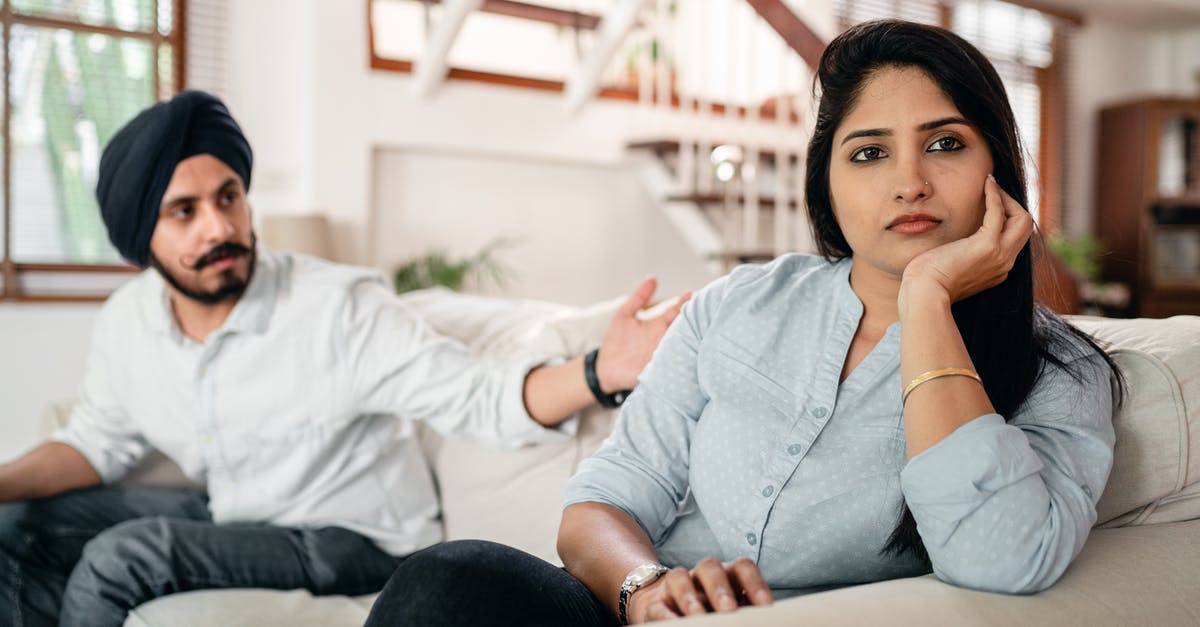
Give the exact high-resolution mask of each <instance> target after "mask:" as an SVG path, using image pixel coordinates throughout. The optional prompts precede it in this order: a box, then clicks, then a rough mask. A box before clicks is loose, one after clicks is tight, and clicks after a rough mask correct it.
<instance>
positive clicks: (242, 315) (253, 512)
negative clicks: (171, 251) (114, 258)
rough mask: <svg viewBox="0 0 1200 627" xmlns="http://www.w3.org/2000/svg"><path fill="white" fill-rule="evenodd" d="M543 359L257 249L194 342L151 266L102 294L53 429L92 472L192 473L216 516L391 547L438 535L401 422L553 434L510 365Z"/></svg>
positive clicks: (403, 548)
mask: <svg viewBox="0 0 1200 627" xmlns="http://www.w3.org/2000/svg"><path fill="white" fill-rule="evenodd" d="M545 361H546V356H545V355H542V356H540V357H539V356H537V355H528V356H527V357H523V358H519V359H516V360H514V361H509V362H504V363H495V362H492V363H489V362H485V361H480V360H478V359H477V358H475V357H473V356H472V355H471V354H469V353H468V352H467V350H466V348H465V347H463V345H462V344H460V343H458V342H456V341H454V340H451V339H448V338H445V337H442V336H439V335H437V334H435V333H434V332H433V331H432V330H430V328H429V327H428V326H427V325H426V324H425V323H424V322H423V321H422V320H421V319H420V318H419V317H418V316H417V315H415V314H413V313H412V312H410V311H408V310H407V309H405V308H404V306H403V305H401V304H400V302H399V301H398V300H397V298H396V296H395V295H394V294H393V293H392V292H391V290H390V289H389V288H388V286H387V284H386V282H385V281H384V280H383V278H382V277H381V276H380V275H379V274H378V273H377V272H375V271H373V270H369V269H364V268H357V267H352V266H343V265H336V264H332V263H328V262H324V261H321V260H318V259H314V258H311V257H305V256H302V255H290V254H278V253H272V252H270V251H268V250H266V249H265V248H263V247H261V246H260V247H259V249H258V260H257V264H256V269H255V273H254V276H253V278H252V279H251V282H250V285H249V286H248V288H247V290H246V293H245V294H244V295H243V296H242V297H241V299H240V300H239V301H238V303H237V305H236V306H235V307H234V309H233V311H232V313H231V314H230V316H229V318H228V319H227V320H226V321H225V324H224V325H223V326H222V327H221V328H220V329H218V330H217V331H215V332H214V333H212V334H211V335H210V336H209V337H208V338H207V339H206V341H205V342H204V343H203V344H200V343H197V342H194V341H192V340H191V339H189V338H188V337H186V336H185V335H183V333H182V332H181V331H180V330H179V327H178V325H177V324H176V322H175V320H174V316H173V315H172V313H171V309H170V304H169V300H168V297H167V290H166V284H165V283H164V281H163V279H162V278H161V277H160V276H159V275H158V273H157V272H155V271H152V270H148V271H146V272H144V273H142V275H141V276H139V277H138V278H136V279H134V280H133V281H131V282H130V283H128V284H127V285H125V286H123V287H122V288H121V289H119V290H118V291H117V292H116V293H114V294H113V295H112V297H111V298H109V300H108V302H107V303H105V305H104V307H103V308H102V309H101V311H100V313H99V316H98V318H97V321H96V326H95V331H94V335H93V339H92V348H91V356H90V358H89V363H88V366H87V372H86V374H85V378H84V383H83V388H82V391H81V394H80V398H79V401H78V402H77V403H76V405H75V407H74V408H73V410H72V413H71V418H70V423H69V424H68V426H67V427H65V428H64V429H62V430H60V431H59V432H57V433H56V434H54V436H53V439H54V440H57V441H60V442H65V443H67V444H70V445H71V446H73V447H75V448H76V449H78V450H79V451H80V452H81V453H82V454H83V455H84V456H85V457H86V458H87V459H88V460H89V461H90V462H91V464H92V465H93V466H94V467H95V469H96V471H97V472H98V473H99V474H100V476H101V477H102V478H103V480H104V482H105V483H112V482H114V481H118V480H120V479H121V478H122V477H123V476H124V475H125V474H126V473H128V472H129V471H130V470H132V469H133V468H134V467H135V466H136V465H137V464H138V463H139V462H140V461H141V459H142V458H143V457H145V455H146V454H147V453H148V452H149V451H150V450H151V449H152V448H155V449H158V450H160V451H162V452H163V453H164V454H165V455H166V456H167V457H169V458H171V459H172V460H174V461H175V462H177V463H178V464H179V466H180V467H181V468H182V469H183V471H184V473H185V474H186V475H187V476H188V477H189V478H191V479H193V480H195V481H200V482H205V483H207V486H208V493H209V499H210V501H209V508H210V509H211V511H212V515H213V519H214V521H215V522H217V523H268V524H274V525H280V526H293V527H307V528H315V527H324V526H339V527H344V528H347V529H350V530H353V531H356V532H358V533H361V534H363V535H365V536H367V537H369V538H371V539H372V540H374V541H375V542H376V543H377V544H378V545H379V546H380V548H382V549H383V550H385V551H388V552H389V553H392V554H394V555H404V554H407V553H411V552H412V551H415V550H418V549H421V548H423V547H426V546H429V545H431V544H433V543H435V542H438V541H439V540H440V539H441V527H440V524H439V522H438V519H437V517H438V503H437V495H436V492H435V488H434V485H433V480H432V477H431V476H430V473H429V469H428V466H427V463H426V460H425V459H424V456H423V454H422V452H421V448H420V446H419V444H418V441H417V437H416V434H415V432H414V424H413V421H414V420H423V421H425V422H426V423H427V424H429V425H430V426H431V427H433V428H434V429H435V430H437V431H439V432H442V433H447V434H455V435H464V436H467V437H471V438H473V439H476V440H482V441H486V442H490V443H492V444H496V445H506V446H513V445H520V444H525V443H532V442H537V441H541V440H544V439H547V438H553V437H561V436H559V435H557V432H556V431H554V430H548V429H545V428H543V427H542V426H541V425H539V424H538V423H536V422H534V421H533V420H532V419H531V418H530V417H529V415H528V413H527V411H526V409H525V404H524V398H523V388H524V381H525V376H526V375H527V373H528V372H529V371H530V370H531V369H533V368H534V367H536V366H537V365H539V364H541V363H543V362H545Z"/></svg>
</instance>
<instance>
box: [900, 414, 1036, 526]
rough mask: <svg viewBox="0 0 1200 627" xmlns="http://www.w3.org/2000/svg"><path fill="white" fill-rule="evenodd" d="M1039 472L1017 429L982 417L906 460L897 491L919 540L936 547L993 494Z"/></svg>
mask: <svg viewBox="0 0 1200 627" xmlns="http://www.w3.org/2000/svg"><path fill="white" fill-rule="evenodd" d="M1042 467H1043V464H1042V460H1041V458H1039V457H1038V456H1037V453H1035V452H1034V451H1033V448H1032V447H1031V446H1030V445H1029V439H1028V438H1027V437H1026V436H1025V434H1024V432H1022V431H1021V429H1020V428H1018V427H1015V426H1013V425H1010V424H1008V423H1006V422H1005V421H1004V418H1003V417H1002V416H1000V414H984V415H982V416H980V417H978V418H976V419H974V420H972V421H970V422H968V423H966V424H964V425H962V426H961V427H959V428H958V429H956V430H954V432H953V433H951V434H950V435H948V436H946V437H945V438H943V439H942V440H941V441H940V442H938V443H937V444H934V445H933V446H931V447H929V448H928V449H926V450H925V451H923V452H922V453H921V454H919V455H917V456H916V457H914V458H912V459H911V460H909V462H908V464H907V465H906V466H905V467H904V469H903V470H901V471H900V489H901V491H902V492H903V493H904V499H905V501H906V502H907V503H908V506H909V508H910V509H911V510H912V512H913V517H914V518H916V519H917V521H918V522H919V523H920V527H921V536H922V538H924V539H925V540H926V542H932V543H936V544H941V543H944V542H945V541H946V540H947V539H949V537H950V535H951V534H952V533H953V532H954V529H955V528H956V527H957V526H958V524H959V522H961V521H962V520H963V519H964V518H966V517H967V516H968V515H970V514H971V513H972V512H974V511H975V510H976V509H978V508H979V506H981V505H983V503H984V502H985V501H987V499H988V498H989V497H990V496H991V495H992V494H993V493H995V492H997V491H999V490H1001V489H1002V488H1005V487H1007V486H1009V485H1012V484H1014V483H1016V482H1017V481H1020V480H1021V479H1024V478H1025V477H1028V476H1030V475H1033V474H1036V473H1037V472H1039V471H1040V470H1041V469H1042Z"/></svg>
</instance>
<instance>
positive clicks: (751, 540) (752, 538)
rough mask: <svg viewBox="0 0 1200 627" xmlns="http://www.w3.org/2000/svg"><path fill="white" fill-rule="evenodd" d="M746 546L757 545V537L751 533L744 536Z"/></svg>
mask: <svg viewBox="0 0 1200 627" xmlns="http://www.w3.org/2000/svg"><path fill="white" fill-rule="evenodd" d="M746 544H749V545H750V546H754V545H756V544H758V536H756V535H754V534H752V533H748V534H746Z"/></svg>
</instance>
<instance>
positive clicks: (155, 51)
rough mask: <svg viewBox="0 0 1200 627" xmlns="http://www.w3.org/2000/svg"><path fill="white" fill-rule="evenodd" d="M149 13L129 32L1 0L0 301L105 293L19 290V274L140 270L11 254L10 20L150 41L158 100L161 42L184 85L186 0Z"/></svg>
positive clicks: (93, 298)
mask: <svg viewBox="0 0 1200 627" xmlns="http://www.w3.org/2000/svg"><path fill="white" fill-rule="evenodd" d="M163 2H169V3H171V5H172V6H173V11H174V15H173V16H172V21H171V26H172V28H171V32H170V33H169V34H167V35H163V34H162V33H160V32H159V30H158V9H159V5H160V3H163ZM150 14H151V16H152V23H153V25H152V26H151V27H150V29H149V30H148V31H129V30H124V29H121V28H117V27H114V26H102V25H95V24H87V23H83V22H79V21H75V20H71V19H63V18H58V17H48V16H38V15H26V14H22V13H18V12H16V11H14V10H13V6H12V2H11V1H10V0H3V4H2V5H0V26H2V28H3V33H4V40H3V48H4V49H3V68H4V77H3V80H4V81H5V84H4V86H5V88H4V102H3V132H4V152H3V155H4V167H3V178H4V185H3V187H2V189H0V194H2V195H3V200H4V208H3V211H2V214H3V216H2V219H3V223H4V236H3V244H2V248H0V275H3V278H4V285H3V289H2V291H0V302H36V303H46V302H57V303H63V302H65V303H75V302H102V301H104V300H105V299H106V298H107V297H108V295H107V294H77V293H71V292H64V293H55V294H38V293H28V292H24V291H22V290H21V289H20V285H21V278H22V276H33V275H38V274H42V275H47V274H64V273H98V274H135V273H138V272H140V271H141V270H140V269H139V268H136V267H133V266H130V265H126V264H80V263H21V262H18V261H15V260H14V259H13V258H12V237H13V236H12V222H13V221H12V213H13V206H12V185H11V181H12V142H11V141H9V140H8V138H9V136H10V130H11V115H12V99H11V96H10V92H11V90H10V86H11V83H10V79H9V77H10V75H11V73H12V60H11V50H12V27H13V26H14V25H21V26H32V27H35V28H53V29H62V30H69V31H75V32H82V33H94V34H99V35H108V36H111V37H120V38H126V39H139V40H142V41H146V42H149V43H150V44H151V46H150V48H151V66H150V67H152V68H154V71H153V88H152V93H153V94H154V98H155V99H157V98H158V97H159V94H161V93H162V85H161V84H160V80H161V77H160V74H159V71H158V67H159V57H158V55H159V49H160V48H161V47H162V46H163V45H170V46H171V47H172V49H173V54H172V64H173V66H174V67H172V76H173V79H174V81H173V82H174V85H172V91H173V92H179V91H180V90H182V89H183V86H184V85H185V84H186V75H185V74H186V70H187V62H186V61H187V59H186V56H187V0H150Z"/></svg>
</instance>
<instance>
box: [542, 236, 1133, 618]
mask: <svg viewBox="0 0 1200 627" xmlns="http://www.w3.org/2000/svg"><path fill="white" fill-rule="evenodd" d="M851 264H852V260H850V259H845V260H842V261H839V262H836V263H829V262H827V261H825V260H824V259H822V258H819V257H812V256H808V255H785V256H783V257H780V258H778V259H776V260H774V261H772V262H771V263H769V264H766V265H763V266H743V267H740V268H738V269H736V270H734V271H733V273H731V274H730V275H728V276H726V277H723V278H721V279H718V280H717V281H715V282H713V283H712V284H711V285H709V286H708V287H706V288H704V289H703V290H701V291H700V292H698V293H697V294H696V296H695V298H693V299H692V301H691V302H689V303H688V304H687V305H686V306H685V307H684V309H683V312H682V313H681V315H680V317H679V318H678V319H677V320H676V321H675V323H674V324H673V325H672V326H671V328H670V330H669V331H668V332H667V334H666V336H665V337H664V338H663V341H662V343H661V345H660V346H659V348H658V350H657V352H655V354H654V358H653V360H652V361H651V363H650V365H649V366H648V367H647V368H646V370H645V372H643V374H642V378H641V381H640V384H639V385H638V387H637V389H636V391H635V392H634V393H633V394H632V395H631V396H630V398H629V399H628V400H627V401H626V403H625V406H624V408H623V409H622V411H621V414H620V417H619V419H618V421H617V424H616V427H615V429H614V432H613V434H612V435H611V437H610V438H609V439H608V440H607V441H606V442H605V444H604V445H603V446H602V447H601V448H600V450H599V451H598V452H597V453H596V454H595V456H593V457H592V458H590V459H587V460H585V461H584V462H583V463H582V464H581V465H580V468H579V471H578V473H577V474H576V475H575V476H574V477H573V478H572V479H571V481H570V483H569V484H568V486H567V494H566V504H567V505H570V504H573V503H580V502H600V503H606V504H609V505H612V506H614V507H617V508H620V509H621V510H623V511H625V512H627V513H628V514H629V515H631V516H632V517H633V518H634V519H636V520H637V522H638V523H639V524H640V525H641V526H642V528H643V529H644V530H645V531H646V533H647V534H648V535H649V537H650V539H651V540H652V541H653V542H654V543H655V546H656V549H657V551H658V554H659V558H660V559H661V560H662V561H663V563H665V564H667V565H672V566H673V565H683V566H687V567H691V566H693V565H694V564H695V563H696V562H697V561H699V560H701V559H703V558H705V557H716V558H718V559H720V560H723V561H730V560H734V559H737V558H740V557H747V558H749V559H751V560H753V561H754V562H756V563H757V564H758V566H759V569H760V570H761V571H762V573H763V575H764V577H765V578H766V581H767V583H768V585H770V586H771V588H772V589H773V590H775V591H776V595H777V596H780V597H782V596H789V595H791V594H795V593H797V592H803V591H810V590H815V589H823V588H827V587H833V586H839V585H847V584H854V583H861V582H869V581H877V580H882V579H889V578H895V577H903V576H910V575H916V574H920V573H921V572H923V570H924V567H923V566H922V565H921V564H920V563H919V562H918V561H917V560H916V559H914V558H913V557H911V556H909V555H907V554H906V555H904V556H900V557H894V556H890V555H883V554H881V552H880V550H881V549H882V548H883V547H884V545H885V544H886V543H887V539H888V537H889V536H890V534H891V532H892V530H893V529H894V528H895V527H896V524H897V522H898V521H899V518H900V513H901V505H902V501H901V498H902V497H903V498H904V499H905V500H906V501H907V502H908V505H909V507H910V508H911V509H912V512H913V516H914V517H915V518H916V520H917V525H918V530H919V532H920V534H921V537H922V539H923V540H924V543H925V546H926V548H927V549H928V551H929V556H930V559H931V561H932V563H933V569H934V572H935V573H936V574H937V576H938V577H940V578H941V579H942V580H944V581H947V582H950V583H953V584H957V585H961V586H966V587H970V588H977V589H981V590H990V591H998V592H1012V593H1017V592H1034V591H1038V590H1042V589H1045V588H1047V587H1049V586H1050V585H1051V584H1052V583H1054V582H1055V581H1056V580H1057V579H1058V577H1059V576H1060V575H1061V574H1062V573H1063V571H1064V570H1065V569H1066V567H1067V565H1068V564H1069V563H1070V561H1071V560H1072V559H1073V558H1074V557H1075V555H1077V554H1078V553H1079V550H1080V549H1081V548H1082V547H1083V543H1084V540H1085V539H1086V538H1087V534H1088V531H1089V530H1090V529H1091V526H1092V524H1093V523H1094V522H1095V518H1096V508H1095V506H1096V500H1097V499H1098V498H1099V497H1100V494H1101V492H1102V491H1103V489H1104V485H1105V482H1106V481H1107V479H1108V473H1109V469H1110V467H1111V465H1112V449H1113V428H1112V389H1111V387H1110V376H1111V371H1110V369H1109V367H1108V365H1107V363H1106V362H1105V361H1104V360H1103V358H1102V357H1101V356H1100V355H1098V354H1097V353H1095V352H1094V351H1092V350H1091V349H1090V348H1089V347H1087V346H1086V345H1085V344H1083V343H1082V342H1080V341H1079V340H1078V339H1076V338H1073V337H1069V336H1068V337H1067V338H1066V339H1067V342H1066V346H1067V347H1068V348H1069V349H1070V350H1068V351H1066V352H1065V353H1066V354H1063V351H1060V353H1059V354H1058V356H1059V357H1060V358H1061V359H1063V360H1064V361H1065V362H1067V363H1068V364H1070V365H1071V366H1072V367H1073V369H1074V370H1076V371H1077V374H1079V375H1082V381H1079V380H1076V379H1075V378H1073V377H1072V376H1071V375H1070V374H1068V373H1067V372H1065V371H1063V370H1062V369H1060V368H1057V367H1054V366H1052V365H1049V364H1047V365H1046V367H1045V370H1044V372H1043V374H1042V375H1041V377H1040V379H1039V380H1038V382H1037V385H1036V386H1035V388H1034V390H1033V392H1032V393H1031V394H1030V395H1029V397H1028V398H1027V399H1026V402H1025V403H1024V404H1023V405H1022V406H1021V407H1020V408H1019V409H1018V410H1017V412H1016V414H1015V415H1014V416H1012V417H1011V420H1009V421H1008V422H1005V420H1004V418H1003V417H1001V416H1000V415H998V414H987V415H983V416H979V417H978V418H975V419H974V420H972V421H971V422H969V423H967V424H965V425H963V426H962V427H960V428H959V429H957V430H956V431H954V433H952V434H951V435H950V436H948V437H946V438H945V439H943V440H942V441H941V442H939V443H937V444H936V445H934V446H933V447H931V448H929V449H928V450H926V451H924V452H923V453H921V454H920V455H917V456H916V457H914V458H913V459H912V460H910V461H906V454H905V444H904V417H903V412H902V407H901V403H900V392H901V381H900V333H901V328H900V324H899V323H895V324H893V325H892V326H891V327H889V328H888V330H887V333H886V335H885V336H884V337H883V339H882V340H880V342H879V343H878V345H876V347H875V348H874V349H873V350H872V351H871V353H870V354H869V355H868V356H867V357H866V358H865V359H864V360H863V361H862V363H861V364H860V365H859V366H858V367H856V368H855V369H854V370H853V371H852V372H851V374H850V376H849V377H847V379H846V380H845V381H844V382H841V383H839V381H838V379H839V377H840V374H841V371H842V366H843V364H844V362H845V358H846V353H847V351H848V350H849V347H850V342H851V340H852V339H853V337H854V333H855V330H856V329H857V327H858V323H859V320H860V318H861V317H862V313H863V306H862V303H861V301H859V300H858V298H857V296H856V295H855V294H854V292H853V290H852V289H851V288H850V283H849V275H850V267H851ZM1059 333H1060V334H1063V335H1066V334H1065V330H1060V331H1059Z"/></svg>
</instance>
